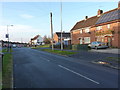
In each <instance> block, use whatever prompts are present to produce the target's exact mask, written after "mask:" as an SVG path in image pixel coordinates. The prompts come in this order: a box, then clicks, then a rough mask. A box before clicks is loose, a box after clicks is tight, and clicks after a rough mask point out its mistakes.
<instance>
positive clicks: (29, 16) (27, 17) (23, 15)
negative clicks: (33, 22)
mask: <svg viewBox="0 0 120 90" xmlns="http://www.w3.org/2000/svg"><path fill="white" fill-rule="evenodd" d="M20 17H22V18H25V19H31V18H34V16H32V15H29V14H22V15H20Z"/></svg>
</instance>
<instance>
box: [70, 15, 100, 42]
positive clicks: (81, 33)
mask: <svg viewBox="0 0 120 90" xmlns="http://www.w3.org/2000/svg"><path fill="white" fill-rule="evenodd" d="M98 18H99V17H98V16H97V15H96V16H93V17H90V18H88V16H86V17H85V19H84V20H82V21H79V22H77V23H76V24H75V26H74V27H73V28H72V29H71V31H70V32H71V44H88V43H90V42H92V41H94V37H95V34H94V32H93V31H94V29H93V26H94V25H95V23H96V21H97V20H98Z"/></svg>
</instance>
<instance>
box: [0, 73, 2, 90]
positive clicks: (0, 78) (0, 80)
mask: <svg viewBox="0 0 120 90" xmlns="http://www.w3.org/2000/svg"><path fill="white" fill-rule="evenodd" d="M1 89H2V72H0V90H1Z"/></svg>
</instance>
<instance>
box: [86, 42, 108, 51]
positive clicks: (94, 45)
mask: <svg viewBox="0 0 120 90" xmlns="http://www.w3.org/2000/svg"><path fill="white" fill-rule="evenodd" d="M88 47H90V48H95V49H99V48H108V46H107V45H105V43H103V42H100V41H95V42H92V43H90V44H89V45H88Z"/></svg>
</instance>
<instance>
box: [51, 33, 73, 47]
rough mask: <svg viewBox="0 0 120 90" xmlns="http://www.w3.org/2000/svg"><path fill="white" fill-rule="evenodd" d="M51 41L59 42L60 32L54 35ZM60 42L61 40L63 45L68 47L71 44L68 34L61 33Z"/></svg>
mask: <svg viewBox="0 0 120 90" xmlns="http://www.w3.org/2000/svg"><path fill="white" fill-rule="evenodd" d="M53 40H54V43H58V42H61V32H56V33H54V35H53ZM62 40H63V43H65V44H67V45H70V44H71V39H70V33H69V32H63V33H62Z"/></svg>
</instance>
